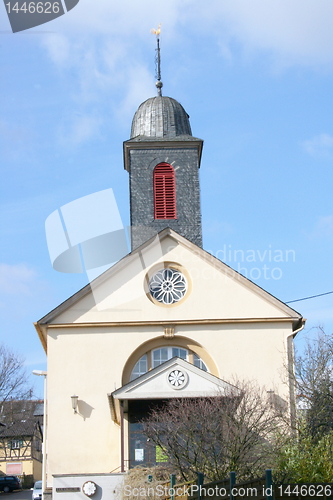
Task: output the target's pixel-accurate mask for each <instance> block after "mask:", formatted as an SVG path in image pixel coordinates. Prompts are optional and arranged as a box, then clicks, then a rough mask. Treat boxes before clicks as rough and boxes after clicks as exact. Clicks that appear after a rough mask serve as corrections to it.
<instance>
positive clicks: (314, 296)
mask: <svg viewBox="0 0 333 500" xmlns="http://www.w3.org/2000/svg"><path fill="white" fill-rule="evenodd" d="M330 293H333V291H332V292H326V293H320V294H319V295H311V297H304V298H303V299H296V300H289V301H288V302H285V304H291V303H292V302H300V301H301V300H308V299H315V298H316V297H322V296H323V295H329V294H330Z"/></svg>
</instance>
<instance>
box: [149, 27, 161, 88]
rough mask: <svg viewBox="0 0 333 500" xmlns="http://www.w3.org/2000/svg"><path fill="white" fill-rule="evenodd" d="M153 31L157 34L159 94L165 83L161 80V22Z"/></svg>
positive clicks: (157, 82) (157, 83) (157, 85)
mask: <svg viewBox="0 0 333 500" xmlns="http://www.w3.org/2000/svg"><path fill="white" fill-rule="evenodd" d="M151 33H153V34H154V35H156V43H157V47H156V57H155V63H156V80H157V81H156V87H157V94H158V95H159V96H161V95H162V87H163V83H162V81H161V50H160V34H161V23H160V24H159V25H158V27H157V29H156V30H155V29H152V30H151Z"/></svg>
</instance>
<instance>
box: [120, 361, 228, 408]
mask: <svg viewBox="0 0 333 500" xmlns="http://www.w3.org/2000/svg"><path fill="white" fill-rule="evenodd" d="M231 391H232V392H233V393H235V391H236V392H238V389H237V388H236V387H234V386H232V385H231V384H229V383H227V382H225V381H224V380H221V379H219V378H218V377H215V376H214V375H211V374H210V373H208V372H205V371H204V370H201V369H200V368H198V367H196V366H194V365H192V364H191V363H188V362H187V361H185V360H183V359H180V358H172V359H170V360H168V361H166V362H165V363H163V364H161V365H159V366H157V367H156V368H154V369H152V370H150V371H148V372H147V373H145V374H144V375H141V376H140V377H138V378H136V379H135V380H133V381H132V382H129V383H128V384H126V385H124V386H123V387H121V388H120V389H117V390H116V391H114V392H113V393H112V394H111V396H112V397H113V398H114V399H118V400H129V399H168V398H180V397H182V398H194V397H201V396H203V397H204V396H221V395H222V396H225V395H227V394H230V392H231Z"/></svg>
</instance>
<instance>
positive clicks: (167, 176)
mask: <svg viewBox="0 0 333 500" xmlns="http://www.w3.org/2000/svg"><path fill="white" fill-rule="evenodd" d="M154 218H155V219H176V218H177V213H176V180H175V171H174V169H173V167H172V166H171V165H169V164H168V163H159V164H158V165H157V166H156V167H155V169H154Z"/></svg>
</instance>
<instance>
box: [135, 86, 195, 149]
mask: <svg viewBox="0 0 333 500" xmlns="http://www.w3.org/2000/svg"><path fill="white" fill-rule="evenodd" d="M138 136H144V137H152V138H153V137H156V138H157V137H164V138H167V137H170V138H173V137H178V136H192V131H191V126H190V121H189V116H188V114H187V113H186V111H185V109H184V108H183V106H182V105H181V104H179V102H178V101H176V100H175V99H172V98H171V97H166V96H157V97H151V98H150V99H147V101H145V102H143V103H142V104H141V105H140V106H139V108H138V110H137V111H136V113H135V115H134V118H133V122H132V130H131V139H133V138H135V137H138Z"/></svg>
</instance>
